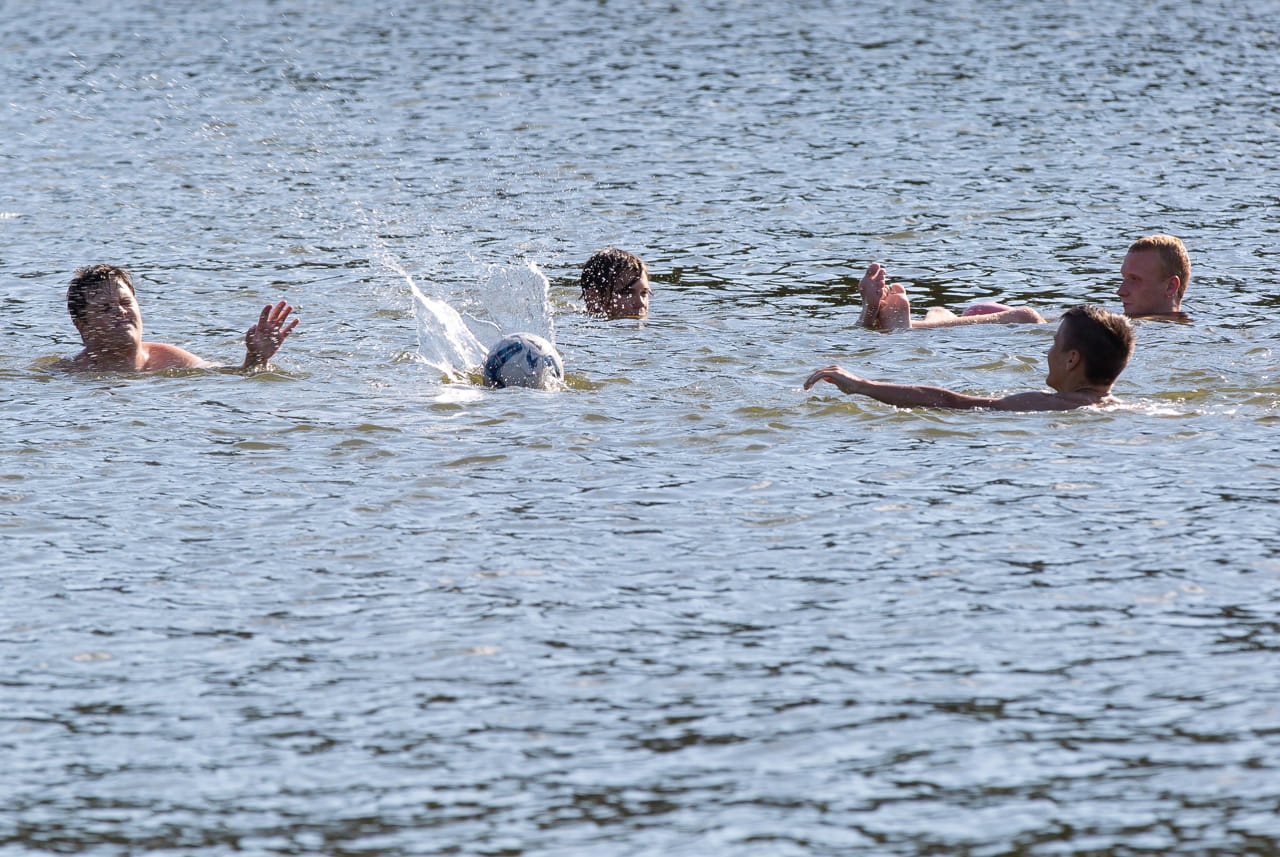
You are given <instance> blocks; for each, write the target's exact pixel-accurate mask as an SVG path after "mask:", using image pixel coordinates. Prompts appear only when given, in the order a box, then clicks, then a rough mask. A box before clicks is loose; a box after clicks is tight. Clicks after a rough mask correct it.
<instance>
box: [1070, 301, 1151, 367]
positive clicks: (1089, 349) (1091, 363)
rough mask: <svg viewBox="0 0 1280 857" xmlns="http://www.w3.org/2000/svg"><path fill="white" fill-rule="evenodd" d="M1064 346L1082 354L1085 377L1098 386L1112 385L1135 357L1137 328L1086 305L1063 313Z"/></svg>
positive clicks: (1112, 313)
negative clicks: (1135, 329) (1134, 333)
mask: <svg viewBox="0 0 1280 857" xmlns="http://www.w3.org/2000/svg"><path fill="white" fill-rule="evenodd" d="M1062 320H1063V321H1064V322H1066V323H1065V324H1064V325H1063V326H1062V333H1063V343H1062V347H1063V348H1066V349H1074V350H1076V351H1079V352H1080V359H1081V360H1082V361H1083V362H1084V374H1085V377H1086V378H1088V379H1089V380H1090V381H1091V382H1093V383H1095V384H1112V383H1114V382H1115V380H1116V379H1117V378H1119V377H1120V373H1121V372H1123V371H1124V367H1126V366H1128V365H1129V358H1130V357H1132V356H1133V344H1134V336H1133V325H1132V324H1130V323H1129V319H1127V318H1125V317H1124V316H1122V315H1118V314H1117V313H1114V312H1108V311H1107V310H1105V309H1103V308H1102V307H1100V306H1096V305H1094V304H1085V305H1083V306H1078V307H1072V308H1071V309H1069V310H1067V311H1066V312H1065V313H1063V314H1062Z"/></svg>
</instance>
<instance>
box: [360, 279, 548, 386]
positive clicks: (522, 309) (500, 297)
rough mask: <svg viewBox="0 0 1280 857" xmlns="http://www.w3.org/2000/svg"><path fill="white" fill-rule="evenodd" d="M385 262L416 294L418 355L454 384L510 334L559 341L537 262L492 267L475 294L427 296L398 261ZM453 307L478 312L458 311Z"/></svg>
mask: <svg viewBox="0 0 1280 857" xmlns="http://www.w3.org/2000/svg"><path fill="white" fill-rule="evenodd" d="M381 261H382V263H383V264H384V265H386V267H387V268H388V269H389V270H391V271H394V272H395V273H397V274H399V275H400V276H401V277H403V278H404V281H405V283H407V284H408V286H409V289H410V291H411V292H412V294H413V307H414V317H415V318H416V319H417V327H418V356H419V357H420V358H421V359H422V361H423V362H424V363H426V364H427V365H429V366H431V367H432V368H434V369H437V370H439V372H440V373H441V374H442V375H443V376H444V377H445V378H446V379H447V380H449V381H459V380H462V378H463V376H464V375H465V374H466V373H467V372H470V371H472V370H475V369H476V368H478V367H479V366H480V364H481V363H483V362H484V358H485V355H486V354H487V353H488V350H489V348H490V346H492V345H493V343H495V342H497V341H498V340H499V339H501V338H502V337H503V336H504V335H506V334H508V333H517V332H520V333H536V334H538V335H539V336H542V337H544V338H545V339H548V340H550V341H551V342H552V343H553V344H554V342H555V322H554V319H553V317H552V314H551V296H550V291H551V283H550V281H549V280H548V279H547V277H546V275H545V274H543V273H542V271H541V270H540V269H539V268H538V266H537V265H536V264H535V263H534V262H532V261H526V262H524V263H523V264H521V265H518V266H504V265H489V266H487V268H486V269H485V273H484V275H483V277H478V278H477V279H478V280H480V281H479V282H478V283H477V288H476V290H475V293H474V294H473V295H471V296H464V297H461V298H457V297H455V298H453V303H452V304H451V303H450V302H449V301H448V300H445V299H444V298H442V297H436V296H434V295H430V294H427V293H426V291H424V290H423V289H422V288H419V286H418V284H417V283H416V282H415V281H414V279H413V276H412V275H411V274H410V273H409V272H408V271H407V270H405V268H404V266H403V265H401V264H400V263H399V262H398V261H396V260H395V259H394V258H391V257H390V256H389V255H384V256H383V258H382V260H381ZM454 304H457V305H458V306H461V307H464V308H466V309H468V310H472V309H474V312H467V313H463V312H459V310H458V309H456V308H455V306H454Z"/></svg>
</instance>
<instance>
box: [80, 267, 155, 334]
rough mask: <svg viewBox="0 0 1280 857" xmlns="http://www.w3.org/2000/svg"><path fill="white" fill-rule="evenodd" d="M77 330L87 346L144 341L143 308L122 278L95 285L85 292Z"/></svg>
mask: <svg viewBox="0 0 1280 857" xmlns="http://www.w3.org/2000/svg"><path fill="white" fill-rule="evenodd" d="M75 325H76V329H77V330H79V331H80V338H81V339H83V340H84V343H85V345H87V346H94V345H97V346H117V347H118V346H120V345H123V344H126V343H128V342H134V343H141V342H142V310H141V309H140V308H139V307H138V301H137V300H136V299H135V298H134V296H133V290H132V289H130V288H129V287H128V286H127V285H125V283H124V282H122V281H121V280H119V279H113V280H110V281H108V282H105V283H99V284H98V285H96V286H94V287H93V288H92V289H90V290H89V292H88V293H87V294H86V295H85V306H84V314H83V315H82V316H81V317H80V318H78V319H76V322H75Z"/></svg>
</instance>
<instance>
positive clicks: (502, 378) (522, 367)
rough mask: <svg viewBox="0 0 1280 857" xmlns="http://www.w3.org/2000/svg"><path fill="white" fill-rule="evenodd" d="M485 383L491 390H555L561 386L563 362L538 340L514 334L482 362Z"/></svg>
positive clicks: (526, 335)
mask: <svg viewBox="0 0 1280 857" xmlns="http://www.w3.org/2000/svg"><path fill="white" fill-rule="evenodd" d="M484 382H485V383H486V384H488V385H489V386H490V387H533V388H535V389H539V390H554V389H556V388H558V387H563V386H564V361H563V360H561V359H560V352H558V351H556V347H555V346H554V345H552V344H551V343H550V342H548V341H547V340H545V339H543V338H542V337H541V336H537V335H536V334H533V333H513V334H511V335H510V336H504V337H502V339H499V340H498V342H497V344H496V345H494V346H493V347H492V348H490V349H489V355H488V356H487V357H485V358H484Z"/></svg>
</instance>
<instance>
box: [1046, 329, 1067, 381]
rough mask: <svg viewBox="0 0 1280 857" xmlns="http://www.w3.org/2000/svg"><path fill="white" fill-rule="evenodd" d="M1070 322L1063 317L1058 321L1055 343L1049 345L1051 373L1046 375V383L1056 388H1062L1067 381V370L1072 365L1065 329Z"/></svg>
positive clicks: (1054, 337) (1054, 336)
mask: <svg viewBox="0 0 1280 857" xmlns="http://www.w3.org/2000/svg"><path fill="white" fill-rule="evenodd" d="M1069 323H1070V322H1069V321H1068V320H1067V319H1065V318H1064V319H1063V320H1062V321H1060V322H1058V330H1057V332H1056V333H1054V335H1053V345H1051V346H1049V357H1048V362H1049V374H1048V375H1046V376H1045V379H1044V381H1045V383H1046V384H1048V385H1049V386H1050V387H1052V388H1053V389H1055V390H1061V389H1062V387H1063V385H1064V384H1066V382H1067V372H1068V370H1070V368H1071V366H1070V363H1071V354H1072V353H1073V352H1072V351H1070V350H1068V349H1067V347H1066V339H1067V332H1066V331H1065V330H1064V329H1063V328H1065V327H1066V326H1067V325H1068V324H1069Z"/></svg>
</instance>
